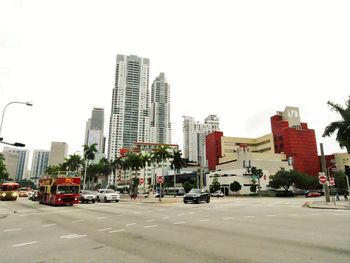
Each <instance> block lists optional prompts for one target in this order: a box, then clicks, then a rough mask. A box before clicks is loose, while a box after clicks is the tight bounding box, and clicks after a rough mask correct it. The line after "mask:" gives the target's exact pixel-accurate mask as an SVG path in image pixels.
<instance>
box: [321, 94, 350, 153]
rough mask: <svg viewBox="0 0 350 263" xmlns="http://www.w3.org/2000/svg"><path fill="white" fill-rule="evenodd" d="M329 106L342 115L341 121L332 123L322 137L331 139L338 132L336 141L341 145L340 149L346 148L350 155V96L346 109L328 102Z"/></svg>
mask: <svg viewBox="0 0 350 263" xmlns="http://www.w3.org/2000/svg"><path fill="white" fill-rule="evenodd" d="M327 104H328V105H329V106H330V107H331V110H333V111H336V112H338V113H339V114H340V116H341V120H340V121H334V122H331V123H330V124H329V125H328V126H327V127H326V128H325V130H324V132H323V135H322V137H326V136H328V137H330V136H331V135H332V134H333V133H334V132H335V131H336V130H338V132H337V137H336V140H337V141H338V143H339V146H340V148H344V147H345V148H346V150H347V152H348V153H350V96H349V98H348V100H347V102H346V103H345V107H343V106H341V105H339V104H336V103H333V102H331V101H328V102H327Z"/></svg>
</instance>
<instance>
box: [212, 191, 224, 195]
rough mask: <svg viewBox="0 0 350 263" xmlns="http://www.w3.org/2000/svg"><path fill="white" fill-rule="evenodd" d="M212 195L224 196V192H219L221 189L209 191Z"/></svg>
mask: <svg viewBox="0 0 350 263" xmlns="http://www.w3.org/2000/svg"><path fill="white" fill-rule="evenodd" d="M211 196H212V197H224V193H223V192H221V190H218V191H215V192H214V193H211Z"/></svg>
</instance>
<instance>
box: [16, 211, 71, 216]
mask: <svg viewBox="0 0 350 263" xmlns="http://www.w3.org/2000/svg"><path fill="white" fill-rule="evenodd" d="M68 212H71V210H60V211H47V212H38V213H29V214H21V215H18V216H34V215H45V214H58V213H59V214H61V213H68Z"/></svg>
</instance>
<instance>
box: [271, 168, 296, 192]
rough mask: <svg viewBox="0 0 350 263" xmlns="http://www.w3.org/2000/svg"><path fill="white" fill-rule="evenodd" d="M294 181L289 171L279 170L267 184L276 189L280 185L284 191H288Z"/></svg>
mask: <svg viewBox="0 0 350 263" xmlns="http://www.w3.org/2000/svg"><path fill="white" fill-rule="evenodd" d="M294 182H295V180H294V179H293V175H292V173H291V171H286V170H280V171H278V172H277V173H276V174H275V175H274V176H272V177H271V178H270V181H269V186H271V187H273V188H276V189H278V188H280V187H282V188H283V189H284V190H285V191H288V189H289V188H290V187H291V186H292V185H293V183H294Z"/></svg>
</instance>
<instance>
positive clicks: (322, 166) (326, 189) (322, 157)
mask: <svg viewBox="0 0 350 263" xmlns="http://www.w3.org/2000/svg"><path fill="white" fill-rule="evenodd" d="M320 150H321V170H322V172H324V173H325V174H326V177H327V182H326V183H325V184H324V185H323V190H324V196H325V197H326V202H327V203H329V202H331V199H330V197H329V186H328V184H329V174H328V171H327V168H326V159H325V157H324V152H323V144H322V143H320Z"/></svg>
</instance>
